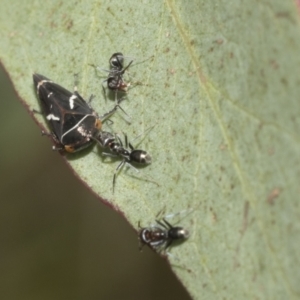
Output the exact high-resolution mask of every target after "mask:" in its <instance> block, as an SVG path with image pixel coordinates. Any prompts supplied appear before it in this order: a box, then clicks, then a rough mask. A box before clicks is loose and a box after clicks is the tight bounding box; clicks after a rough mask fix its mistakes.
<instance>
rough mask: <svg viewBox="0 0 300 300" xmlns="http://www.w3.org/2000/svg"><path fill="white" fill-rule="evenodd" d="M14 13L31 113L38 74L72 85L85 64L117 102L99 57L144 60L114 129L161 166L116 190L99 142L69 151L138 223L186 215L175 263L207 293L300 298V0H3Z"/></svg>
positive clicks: (192, 288) (2, 23)
mask: <svg viewBox="0 0 300 300" xmlns="http://www.w3.org/2000/svg"><path fill="white" fill-rule="evenodd" d="M0 16H1V18H0V32H1V43H0V56H1V62H2V64H3V65H4V67H5V68H6V70H7V72H8V74H9V76H10V78H11V80H12V82H13V84H14V86H15V89H16V91H17V93H18V95H19V97H20V99H21V100H22V101H23V102H24V105H25V106H26V107H27V109H28V111H29V112H31V111H32V109H37V110H38V109H40V107H39V104H38V100H37V97H36V93H35V89H34V86H33V82H32V74H33V73H34V72H37V73H40V74H43V75H44V76H46V77H48V78H50V79H52V80H53V81H55V82H57V83H59V84H60V85H62V86H64V87H65V88H67V89H69V90H72V88H73V81H74V77H73V74H74V73H78V74H79V85H78V89H79V92H80V93H81V95H83V97H84V98H85V99H88V98H89V96H90V95H91V94H95V95H96V97H95V98H94V99H93V102H92V105H93V108H94V109H95V110H96V111H97V112H98V113H99V114H100V115H101V114H103V113H105V112H107V111H108V110H109V109H111V108H112V106H113V105H114V101H112V100H111V99H107V100H106V101H105V98H104V96H103V91H102V81H103V80H105V77H106V76H107V73H105V72H103V74H102V73H101V72H99V71H95V69H94V68H92V67H91V66H90V65H91V64H94V65H97V66H99V67H100V68H103V69H108V68H109V65H108V59H109V57H110V56H111V55H112V54H113V53H114V52H122V53H123V54H124V55H125V56H128V57H129V59H128V62H129V61H130V59H131V58H134V63H133V64H132V65H131V66H130V69H129V70H128V72H127V73H126V76H127V77H126V76H125V77H126V78H127V80H128V81H130V82H131V83H132V88H131V89H130V90H129V92H128V95H127V98H126V100H125V101H123V103H122V107H123V109H124V110H125V111H126V113H128V114H129V115H130V116H131V118H132V119H131V123H130V124H129V123H128V118H127V117H126V116H125V115H124V114H122V112H118V113H116V114H115V116H113V117H112V120H113V122H114V123H113V125H112V126H111V127H112V129H113V131H115V132H117V133H121V134H122V132H126V134H127V135H128V136H129V139H131V140H134V138H135V137H136V136H139V135H140V134H143V133H144V134H143V135H142V136H141V137H140V138H139V139H136V140H134V142H133V144H138V146H139V148H141V149H144V150H147V151H148V152H149V153H150V154H151V156H152V164H151V165H149V166H147V167H145V168H139V169H138V171H139V172H138V173H137V172H135V171H134V170H132V169H131V168H127V169H126V168H124V170H122V172H120V173H119V174H118V176H117V182H116V189H115V193H112V177H113V174H114V170H115V168H116V166H117V165H118V163H119V160H116V159H114V160H110V159H108V158H105V159H104V158H103V156H101V151H99V148H98V147H97V146H94V147H92V148H90V149H87V150H84V151H81V152H79V153H75V154H73V155H67V156H65V160H66V162H67V163H68V164H69V165H70V167H71V168H72V169H73V170H74V173H75V174H76V175H77V176H78V177H79V178H80V179H81V180H82V181H83V182H84V183H85V184H86V186H87V187H88V188H89V189H90V190H92V191H93V192H94V193H95V194H97V195H98V197H99V198H101V199H102V200H103V201H105V202H107V203H109V205H111V206H112V207H114V208H115V209H116V210H119V211H120V212H122V214H123V215H124V216H125V217H126V218H127V219H128V221H129V222H130V224H132V226H134V227H135V228H136V229H137V230H138V223H139V221H141V225H142V226H148V225H149V224H153V223H154V222H155V217H156V215H157V214H158V213H159V212H160V211H161V210H162V209H165V211H166V213H167V214H171V213H174V214H177V213H179V215H182V218H181V219H179V222H180V225H181V226H183V227H184V228H186V229H188V230H189V231H190V233H191V236H190V238H189V239H188V241H186V242H185V243H183V244H182V245H180V246H178V247H174V248H172V249H171V253H172V255H170V256H169V257H168V259H169V261H170V265H171V266H172V268H173V270H174V272H175V273H176V275H177V276H178V278H179V279H180V280H181V281H182V283H183V284H184V285H185V287H186V288H187V290H188V291H189V293H190V294H191V295H192V297H193V298H194V299H221V298H224V299H225V298H226V299H253V298H255V299H256V298H257V299H284V298H285V299H286V298H289V299H297V298H299V297H300V288H299V282H300V271H299V270H300V266H299V261H300V257H299V242H300V240H299V238H300V226H299V220H300V210H299V177H300V167H299V165H300V136H299V131H300V117H299V116H300V99H299V95H300V84H299V75H298V72H299V69H300V55H299V53H300V31H299V11H298V8H297V6H296V2H291V1H290V2H284V1H279V0H274V1H272V2H269V1H266V0H263V1H248V2H245V1H238V0H228V1H204V0H200V1H199V0H198V1H196V0H193V1H188V2H183V1H164V2H163V1H152V2H147V1H139V2H137V1H121V0H119V1H114V0H113V1H109V2H102V1H86V0H85V1H45V2H43V3H42V2H41V1H14V0H13V1H7V0H3V1H2V3H1V11H0ZM147 58H149V59H148V60H147ZM145 59H146V60H145ZM144 60H145V61H144ZM142 61H144V62H143V63H139V62H142ZM31 114H32V116H33V118H35V119H36V121H37V122H38V124H40V126H41V127H42V128H47V124H46V123H45V120H44V118H43V117H42V116H41V115H38V114H33V113H31ZM152 126H154V127H153V128H152V129H151V130H149V131H147V129H148V128H150V127H152ZM103 128H104V129H105V130H109V129H110V128H109V126H108V125H107V124H106V125H105V124H104V127H103ZM50 145H51V144H50V143H49V151H51V149H50V148H51V146H50ZM187 210H188V211H192V212H191V213H189V214H186V215H184V213H183V214H181V212H182V211H187ZM170 222H172V221H170ZM120 248H121V245H120Z"/></svg>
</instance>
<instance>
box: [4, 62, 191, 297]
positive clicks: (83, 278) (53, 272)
mask: <svg viewBox="0 0 300 300" xmlns="http://www.w3.org/2000/svg"><path fill="white" fill-rule="evenodd" d="M28 82H29V84H30V82H31V79H29V80H28ZM0 91H1V109H0V123H1V126H0V132H1V134H0V136H1V143H0V148H1V150H0V151H1V157H0V199H1V200H0V201H1V210H0V222H1V224H0V266H1V273H0V276H1V280H0V294H1V299H31V300H33V299H43V300H45V299H145V300H147V299H181V300H184V299H190V298H189V296H188V294H187V293H186V291H185V290H184V289H183V287H182V286H181V284H180V283H179V282H178V280H177V279H176V277H175V276H174V275H173V273H172V272H171V270H170V269H169V266H168V264H167V263H166V261H164V260H163V259H162V258H160V257H159V256H158V255H156V254H155V253H153V252H152V251H151V250H150V249H148V248H144V251H143V253H139V251H138V240H137V235H136V232H135V231H134V230H133V229H132V228H131V227H130V226H129V224H128V223H127V222H126V221H125V220H124V219H123V217H122V216H120V215H119V214H117V213H116V212H114V211H113V210H111V209H110V208H108V207H106V206H105V205H103V204H102V203H100V202H99V200H97V199H96V198H95V197H94V196H93V195H92V194H91V193H90V192H89V191H88V190H87V189H86V188H84V186H83V185H82V184H81V183H80V182H79V180H77V179H76V178H75V176H74V175H73V174H72V172H71V170H70V169H68V167H67V166H66V164H65V163H64V161H63V159H62V158H61V156H60V155H59V154H58V153H56V152H53V151H52V150H51V146H52V144H51V142H50V140H49V139H47V138H46V137H42V136H41V130H40V128H39V127H38V126H37V125H36V124H35V123H34V121H33V119H31V117H30V115H29V114H28V113H27V111H26V110H25V109H24V107H23V106H22V104H21V102H19V101H18V99H17V96H16V94H15V92H14V91H13V88H12V85H11V83H10V81H9V79H8V77H7V75H6V74H5V73H4V71H3V69H2V67H0ZM99 176H101V170H99Z"/></svg>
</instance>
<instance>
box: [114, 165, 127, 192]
mask: <svg viewBox="0 0 300 300" xmlns="http://www.w3.org/2000/svg"><path fill="white" fill-rule="evenodd" d="M125 162H126V161H125V160H122V161H121V163H120V164H119V165H118V166H117V167H116V169H115V172H114V177H113V193H114V192H115V185H116V177H117V173H118V171H119V170H120V169H121V168H122V167H123V166H124V164H125Z"/></svg>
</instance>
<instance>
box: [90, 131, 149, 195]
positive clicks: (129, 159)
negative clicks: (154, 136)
mask: <svg viewBox="0 0 300 300" xmlns="http://www.w3.org/2000/svg"><path fill="white" fill-rule="evenodd" d="M124 136H125V147H124V145H123V142H122V140H121V139H120V137H119V136H118V135H114V134H112V133H110V132H107V131H100V132H99V134H98V136H97V138H96V140H97V141H98V142H99V144H100V146H101V147H102V148H107V149H109V150H110V153H106V152H103V154H104V155H107V156H112V157H117V156H120V157H122V158H123V160H122V161H121V162H120V164H119V165H118V166H117V168H116V169H115V172H114V177H113V191H114V188H115V183H116V176H117V173H118V171H119V170H120V169H121V168H122V167H123V166H124V165H125V164H128V165H129V166H130V167H132V168H133V169H134V170H135V171H137V172H138V170H137V169H136V168H135V167H133V165H132V163H137V164H144V165H146V164H150V163H151V156H150V155H149V153H147V152H146V151H144V150H138V149H134V147H133V146H132V145H131V144H130V143H129V142H128V139H127V135H126V134H124Z"/></svg>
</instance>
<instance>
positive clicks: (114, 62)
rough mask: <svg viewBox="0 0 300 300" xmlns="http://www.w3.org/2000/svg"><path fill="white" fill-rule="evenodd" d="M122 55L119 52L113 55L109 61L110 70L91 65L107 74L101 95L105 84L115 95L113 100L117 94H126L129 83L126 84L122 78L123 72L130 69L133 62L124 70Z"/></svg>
mask: <svg viewBox="0 0 300 300" xmlns="http://www.w3.org/2000/svg"><path fill="white" fill-rule="evenodd" d="M124 58H125V57H124V55H123V54H122V53H121V52H116V53H114V54H113V55H112V56H111V57H110V59H109V65H110V69H109V70H106V69H102V68H100V67H97V66H95V65H93V64H91V66H92V67H94V68H96V69H97V70H100V71H105V72H108V76H107V79H105V80H104V81H103V82H102V88H103V93H104V95H106V93H105V88H104V83H105V82H106V83H107V88H108V89H109V90H110V91H112V92H114V93H115V99H116V100H117V94H118V92H122V93H126V92H127V89H128V87H129V86H130V83H127V82H126V81H125V80H124V78H123V76H124V73H125V71H126V70H127V69H128V68H129V67H130V65H131V64H132V63H133V60H131V61H130V62H129V64H128V65H127V66H126V67H125V68H124Z"/></svg>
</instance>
